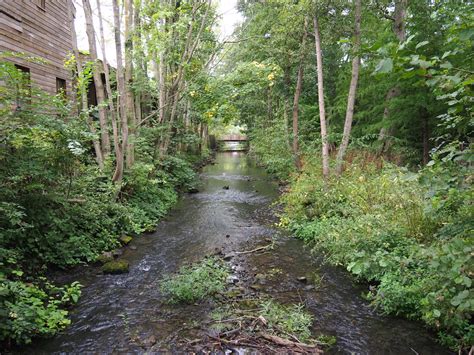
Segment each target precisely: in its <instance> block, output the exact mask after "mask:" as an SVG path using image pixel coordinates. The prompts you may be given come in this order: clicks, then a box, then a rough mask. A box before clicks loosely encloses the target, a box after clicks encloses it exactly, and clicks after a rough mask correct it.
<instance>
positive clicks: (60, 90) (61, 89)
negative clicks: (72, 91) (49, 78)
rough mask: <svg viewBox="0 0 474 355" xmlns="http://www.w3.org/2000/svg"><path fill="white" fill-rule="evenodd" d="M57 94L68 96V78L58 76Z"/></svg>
mask: <svg viewBox="0 0 474 355" xmlns="http://www.w3.org/2000/svg"><path fill="white" fill-rule="evenodd" d="M56 94H61V95H63V96H66V80H64V79H61V78H56Z"/></svg>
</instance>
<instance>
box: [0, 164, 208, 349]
mask: <svg viewBox="0 0 474 355" xmlns="http://www.w3.org/2000/svg"><path fill="white" fill-rule="evenodd" d="M210 160H212V157H211V156H204V157H197V156H182V157H168V158H166V159H165V160H163V161H162V162H161V163H160V164H159V165H156V166H154V165H151V164H148V165H147V164H136V165H135V167H134V169H133V170H132V171H130V172H129V175H128V176H127V178H126V180H125V181H124V182H123V183H122V184H121V185H120V189H119V190H117V185H116V184H113V183H112V182H110V181H109V180H108V179H103V178H102V176H101V173H100V172H88V173H87V174H84V175H83V176H79V177H76V179H75V180H74V181H72V182H71V184H70V186H69V192H68V194H67V195H66V197H64V195H63V194H62V191H51V193H50V195H49V197H48V198H49V200H48V199H47V198H45V197H44V196H42V197H41V200H40V201H38V203H41V208H40V207H39V205H38V206H36V207H37V208H39V209H36V208H35V209H34V210H32V211H30V210H29V209H30V208H33V206H35V203H34V200H32V195H31V194H30V195H27V196H29V200H28V201H27V202H25V203H22V201H21V200H19V201H17V203H18V204H17V206H18V207H15V208H16V209H17V211H18V214H17V218H18V220H17V221H16V222H15V223H13V219H11V220H10V222H11V223H13V224H12V225H11V228H12V229H11V230H8V228H7V229H6V233H8V232H10V233H11V235H9V238H3V239H2V241H1V243H2V244H1V245H0V247H1V249H2V250H3V251H5V253H3V258H2V261H1V265H0V267H1V269H0V271H1V279H0V281H1V290H2V293H1V295H0V303H1V304H2V307H3V309H4V310H5V312H4V313H2V314H1V317H2V322H1V323H2V327H1V332H0V335H1V337H0V340H1V341H2V343H3V346H4V347H5V348H9V347H11V346H13V345H15V344H18V345H21V344H28V343H30V342H31V341H32V340H33V339H34V338H37V337H42V336H52V335H54V334H56V333H57V332H59V331H61V330H62V329H64V328H65V327H67V326H68V325H69V324H70V320H69V315H68V313H69V311H70V310H71V306H72V305H73V304H75V303H77V301H78V300H79V298H80V295H81V285H80V283H78V282H75V281H76V280H75V279H74V278H72V279H70V280H69V281H68V282H67V283H66V282H62V283H60V284H61V285H63V286H61V287H59V286H56V285H54V284H52V283H51V281H50V280H49V278H50V277H49V276H47V275H48V274H49V270H51V269H56V270H61V269H71V268H72V267H74V266H75V265H83V264H84V263H94V262H96V261H98V260H99V261H101V262H103V261H109V260H113V259H114V258H117V257H119V256H120V255H121V254H122V253H123V252H124V251H123V248H121V247H122V246H124V245H126V244H129V242H130V240H131V239H132V238H133V237H135V236H138V235H140V234H142V233H143V232H152V231H154V230H155V229H156V225H157V223H158V221H159V220H160V219H161V218H163V217H164V216H165V215H166V214H167V213H168V211H169V209H170V208H171V207H172V206H173V205H174V204H175V203H176V202H177V200H178V195H179V193H180V192H185V191H189V190H193V189H195V183H196V174H195V172H194V171H193V169H200V168H202V166H204V165H205V164H206V163H208V162H209V161H210ZM91 177H93V178H92V179H91ZM88 178H89V179H88ZM48 201H49V202H48ZM32 205H33V206H32ZM3 206H5V207H8V206H9V205H8V204H5V205H3ZM20 206H24V207H22V208H21V209H20ZM11 207H12V208H13V207H14V206H13V205H12V206H11ZM3 212H5V211H4V210H3ZM7 212H8V211H7ZM10 212H11V213H12V214H11V218H13V217H14V216H15V215H14V214H13V213H14V212H15V210H11V211H10ZM19 225H20V226H21V225H23V232H24V233H25V235H17V234H18V231H19V229H18V228H17V227H18V226H19ZM31 234H33V235H34V236H35V238H32V235H31ZM14 236H17V238H13V237H14ZM104 252H106V253H105V254H104ZM104 257H106V258H107V260H105V259H104ZM120 260H121V261H122V262H121V264H120V266H122V267H123V268H124V270H122V271H126V266H127V265H126V263H125V262H124V261H123V260H122V259H120ZM111 272H117V270H111ZM45 275H46V276H47V277H45ZM72 309H73V308H72Z"/></svg>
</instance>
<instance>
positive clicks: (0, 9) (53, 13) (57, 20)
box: [0, 0, 72, 94]
mask: <svg viewBox="0 0 474 355" xmlns="http://www.w3.org/2000/svg"><path fill="white" fill-rule="evenodd" d="M67 2H68V0H0V52H16V53H25V54H26V55H27V56H32V57H37V58H38V57H39V58H41V59H42V60H43V61H42V62H34V61H29V60H25V59H23V58H21V57H17V56H13V57H8V58H7V60H8V61H11V62H13V63H15V65H16V66H17V68H19V69H20V70H22V71H23V72H25V73H27V74H28V75H29V78H30V81H31V84H32V85H35V86H37V87H39V88H41V89H43V90H44V91H46V92H48V93H50V94H56V93H57V92H59V91H60V90H65V91H66V92H67V93H70V90H71V79H72V78H71V73H70V71H69V70H68V69H65V68H64V60H65V58H66V57H67V55H68V53H70V52H72V36H71V30H70V20H69V16H68V8H67Z"/></svg>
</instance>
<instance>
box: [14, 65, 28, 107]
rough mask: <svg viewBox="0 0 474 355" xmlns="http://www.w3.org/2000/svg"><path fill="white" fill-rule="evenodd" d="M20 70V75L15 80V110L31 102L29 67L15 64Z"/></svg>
mask: <svg viewBox="0 0 474 355" xmlns="http://www.w3.org/2000/svg"><path fill="white" fill-rule="evenodd" d="M15 67H16V68H17V69H18V71H19V72H20V76H19V78H18V80H17V81H16V107H15V109H16V110H17V111H19V110H21V109H22V108H23V107H24V106H27V105H29V104H30V103H31V78H30V69H29V68H27V67H24V66H22V65H18V64H15Z"/></svg>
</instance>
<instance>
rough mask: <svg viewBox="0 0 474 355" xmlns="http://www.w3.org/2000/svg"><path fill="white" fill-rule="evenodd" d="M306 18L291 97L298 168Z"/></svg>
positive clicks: (294, 147)
mask: <svg viewBox="0 0 474 355" xmlns="http://www.w3.org/2000/svg"><path fill="white" fill-rule="evenodd" d="M307 27H308V19H307V18H305V19H304V29H303V38H302V40H301V53H300V63H299V66H298V75H297V79H296V88H295V96H294V98H293V154H294V156H295V165H296V168H297V169H298V170H300V169H301V157H300V151H299V141H298V138H299V137H298V114H299V102H300V96H301V89H302V87H303V71H304V47H305V43H306V36H307Z"/></svg>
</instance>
